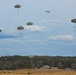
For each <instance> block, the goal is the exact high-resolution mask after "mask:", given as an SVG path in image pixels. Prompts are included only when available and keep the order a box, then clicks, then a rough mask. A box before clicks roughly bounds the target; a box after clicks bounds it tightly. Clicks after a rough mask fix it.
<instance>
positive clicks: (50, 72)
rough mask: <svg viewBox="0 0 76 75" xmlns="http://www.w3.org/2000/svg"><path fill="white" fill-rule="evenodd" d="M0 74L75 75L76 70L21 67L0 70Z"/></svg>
mask: <svg viewBox="0 0 76 75" xmlns="http://www.w3.org/2000/svg"><path fill="white" fill-rule="evenodd" d="M0 75H76V71H73V70H70V69H57V68H52V69H21V70H0Z"/></svg>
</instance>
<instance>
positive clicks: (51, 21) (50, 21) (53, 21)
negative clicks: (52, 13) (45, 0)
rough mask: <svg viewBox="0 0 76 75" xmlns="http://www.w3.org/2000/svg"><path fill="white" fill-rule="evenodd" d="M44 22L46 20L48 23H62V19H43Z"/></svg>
mask: <svg viewBox="0 0 76 75" xmlns="http://www.w3.org/2000/svg"><path fill="white" fill-rule="evenodd" d="M42 22H46V23H57V24H60V23H62V21H60V20H46V19H44V20H42Z"/></svg>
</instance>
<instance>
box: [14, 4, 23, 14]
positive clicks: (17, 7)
mask: <svg viewBox="0 0 76 75" xmlns="http://www.w3.org/2000/svg"><path fill="white" fill-rule="evenodd" d="M14 7H15V8H16V9H19V8H21V5H19V4H17V5H15V6H14ZM17 13H19V10H17Z"/></svg>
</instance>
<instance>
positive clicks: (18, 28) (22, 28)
mask: <svg viewBox="0 0 76 75" xmlns="http://www.w3.org/2000/svg"><path fill="white" fill-rule="evenodd" d="M17 30H24V27H23V26H18V27H17ZM20 36H21V37H22V32H20Z"/></svg>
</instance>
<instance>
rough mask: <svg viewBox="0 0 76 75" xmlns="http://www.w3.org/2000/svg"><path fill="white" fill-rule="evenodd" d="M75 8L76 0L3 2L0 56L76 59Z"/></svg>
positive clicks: (17, 0)
mask: <svg viewBox="0 0 76 75" xmlns="http://www.w3.org/2000/svg"><path fill="white" fill-rule="evenodd" d="M16 4H19V5H21V8H19V9H16V8H14V6H15V5H16ZM75 7H76V0H0V29H2V32H0V56H2V55H3V56H4V55H7V54H9V55H50V56H76V32H75V31H76V29H75V28H74V26H75V25H76V24H75V23H71V19H73V18H76V10H75ZM17 11H19V12H17ZM46 11H50V13H47V12H46ZM27 22H33V25H32V26H27V24H26V23H27ZM18 26H24V30H17V27H18Z"/></svg>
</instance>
